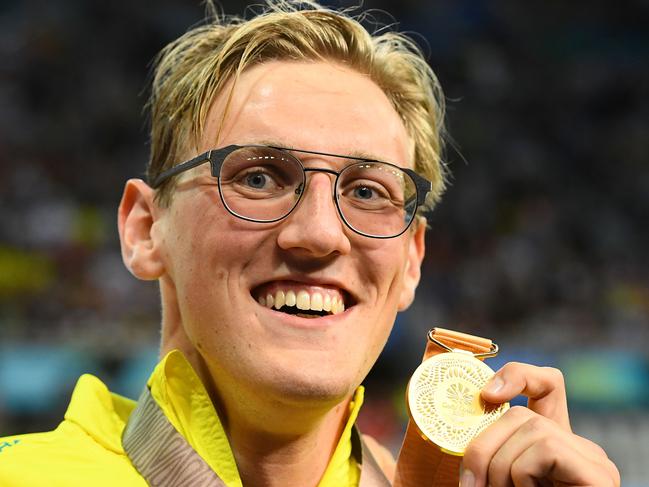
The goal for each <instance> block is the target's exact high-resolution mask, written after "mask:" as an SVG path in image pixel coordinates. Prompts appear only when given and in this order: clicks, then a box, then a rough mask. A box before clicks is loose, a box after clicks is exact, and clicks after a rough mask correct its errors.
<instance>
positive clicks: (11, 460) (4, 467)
mask: <svg viewBox="0 0 649 487" xmlns="http://www.w3.org/2000/svg"><path fill="white" fill-rule="evenodd" d="M116 484H121V485H122V486H144V485H146V484H145V483H144V482H143V480H142V479H141V477H139V475H137V472H136V471H135V470H134V468H133V467H132V465H131V463H130V462H129V461H128V458H127V457H126V456H125V455H120V454H117V453H115V452H112V451H110V450H107V449H106V448H104V447H103V446H102V445H101V444H99V443H97V442H96V441H94V439H93V438H92V437H90V436H89V435H88V434H87V433H86V432H85V431H83V429H81V428H80V427H79V426H78V425H75V424H74V423H71V422H69V421H64V422H63V423H61V424H60V425H59V427H58V428H57V429H55V430H54V431H50V432H46V433H33V434H27V435H19V436H10V437H6V438H0V485H2V486H3V487H14V486H20V487H30V486H42V485H48V486H53V487H59V486H61V487H63V486H66V487H68V486H69V487H72V486H81V485H93V486H95V485H96V486H102V485H116Z"/></svg>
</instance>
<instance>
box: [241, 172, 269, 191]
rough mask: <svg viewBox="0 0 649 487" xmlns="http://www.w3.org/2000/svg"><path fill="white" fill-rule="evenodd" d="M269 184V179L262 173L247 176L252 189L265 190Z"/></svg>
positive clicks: (247, 182)
mask: <svg viewBox="0 0 649 487" xmlns="http://www.w3.org/2000/svg"><path fill="white" fill-rule="evenodd" d="M267 182H268V177H267V176H266V175H265V174H263V173H260V172H253V173H250V174H247V175H246V184H247V185H248V186H250V187H251V188H255V189H263V188H264V187H265V186H266V183H267Z"/></svg>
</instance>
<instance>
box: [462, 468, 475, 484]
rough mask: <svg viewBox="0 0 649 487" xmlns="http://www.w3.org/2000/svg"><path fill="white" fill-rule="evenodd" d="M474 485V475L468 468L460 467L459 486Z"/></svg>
mask: <svg viewBox="0 0 649 487" xmlns="http://www.w3.org/2000/svg"><path fill="white" fill-rule="evenodd" d="M474 485H475V475H473V472H472V471H471V470H468V469H466V468H465V469H462V476H461V477H460V487H473V486H474Z"/></svg>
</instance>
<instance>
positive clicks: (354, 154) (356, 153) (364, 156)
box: [254, 140, 388, 162]
mask: <svg viewBox="0 0 649 487" xmlns="http://www.w3.org/2000/svg"><path fill="white" fill-rule="evenodd" d="M254 145H268V146H271V147H279V148H282V149H286V150H288V151H294V152H304V153H311V154H319V155H326V156H331V157H339V158H341V159H350V160H358V159H361V160H363V161H372V162H388V161H386V160H384V159H381V158H379V157H377V156H375V155H373V154H370V153H369V152H365V151H362V150H352V151H351V152H349V153H348V154H333V153H331V152H321V151H317V150H307V149H300V148H298V147H293V146H292V145H291V144H287V143H284V142H282V141H281V140H261V141H258V142H256V143H255V144H254Z"/></svg>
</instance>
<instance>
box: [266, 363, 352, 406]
mask: <svg viewBox="0 0 649 487" xmlns="http://www.w3.org/2000/svg"><path fill="white" fill-rule="evenodd" d="M359 384H360V381H359V380H358V381H357V380H353V379H352V378H350V377H335V376H334V374H327V373H326V371H323V370H322V369H320V370H318V371H317V372H316V373H308V371H306V370H299V371H292V372H290V373H287V374H282V376H281V377H280V378H279V380H277V378H275V380H272V381H271V384H269V387H270V388H271V389H272V390H273V392H274V393H275V394H274V395H275V397H276V398H278V400H280V401H282V402H289V403H300V404H303V405H308V404H311V405H314V406H315V405H321V406H324V405H327V406H328V407H333V406H334V405H336V404H339V403H340V402H342V401H344V400H345V399H347V398H348V397H349V396H350V395H352V394H353V393H354V391H355V390H356V388H357V387H358V385H359Z"/></svg>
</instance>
